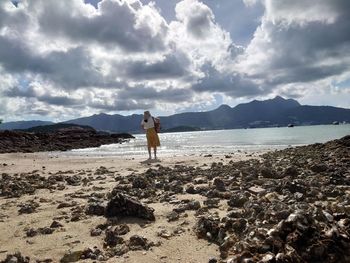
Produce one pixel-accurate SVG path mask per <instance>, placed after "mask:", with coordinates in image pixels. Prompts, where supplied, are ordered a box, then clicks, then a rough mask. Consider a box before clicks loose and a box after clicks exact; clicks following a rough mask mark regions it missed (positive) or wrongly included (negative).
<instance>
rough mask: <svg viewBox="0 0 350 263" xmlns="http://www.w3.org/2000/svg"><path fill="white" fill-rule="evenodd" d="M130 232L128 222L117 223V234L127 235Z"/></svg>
mask: <svg viewBox="0 0 350 263" xmlns="http://www.w3.org/2000/svg"><path fill="white" fill-rule="evenodd" d="M129 232H130V228H129V226H128V225H126V224H121V225H117V226H116V227H115V228H114V233H116V234H117V235H120V236H122V235H126V234H127V233H129Z"/></svg>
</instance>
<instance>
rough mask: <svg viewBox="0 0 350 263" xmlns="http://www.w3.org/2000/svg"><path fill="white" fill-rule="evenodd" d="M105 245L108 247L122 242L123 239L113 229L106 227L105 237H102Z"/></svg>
mask: <svg viewBox="0 0 350 263" xmlns="http://www.w3.org/2000/svg"><path fill="white" fill-rule="evenodd" d="M104 241H105V245H106V246H109V247H114V246H116V245H118V244H123V243H124V239H123V238H122V237H121V236H119V235H118V233H116V232H115V231H113V230H112V229H107V230H106V237H105V239H104Z"/></svg>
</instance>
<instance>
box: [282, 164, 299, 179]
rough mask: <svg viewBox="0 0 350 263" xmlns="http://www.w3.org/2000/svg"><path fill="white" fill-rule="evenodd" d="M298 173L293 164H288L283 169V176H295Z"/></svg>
mask: <svg viewBox="0 0 350 263" xmlns="http://www.w3.org/2000/svg"><path fill="white" fill-rule="evenodd" d="M298 174H299V172H298V169H297V168H296V167H295V166H288V167H287V168H286V169H285V170H284V176H291V177H297V176H298Z"/></svg>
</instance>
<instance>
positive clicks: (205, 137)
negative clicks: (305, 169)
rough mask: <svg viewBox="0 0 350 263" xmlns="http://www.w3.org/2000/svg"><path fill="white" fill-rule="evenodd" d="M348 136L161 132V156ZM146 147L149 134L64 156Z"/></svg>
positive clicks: (321, 131) (304, 129)
mask: <svg viewBox="0 0 350 263" xmlns="http://www.w3.org/2000/svg"><path fill="white" fill-rule="evenodd" d="M345 135H350V124H342V125H316V126H297V127H293V128H287V127H281V128H277V127H276V128H256V129H232V130H212V131H195V132H175V133H160V134H159V136H160V141H161V147H160V148H159V151H158V156H168V157H169V156H187V155H188V156H191V155H202V154H213V155H222V154H234V153H237V152H244V153H253V152H263V151H268V150H276V149H284V148H288V147H292V146H300V145H306V144H312V143H323V142H326V141H329V140H334V139H339V138H341V137H343V136H345ZM146 145H147V141H146V136H145V134H137V135H135V139H132V140H130V141H129V142H125V143H121V144H110V145H103V146H101V147H98V148H86V149H76V150H72V151H68V152H64V153H62V154H63V155H68V156H89V157H106V156H127V157H137V156H145V155H147V147H146Z"/></svg>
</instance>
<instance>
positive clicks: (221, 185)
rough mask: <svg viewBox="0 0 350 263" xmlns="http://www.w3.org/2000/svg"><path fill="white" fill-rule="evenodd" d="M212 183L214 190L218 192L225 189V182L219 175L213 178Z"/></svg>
mask: <svg viewBox="0 0 350 263" xmlns="http://www.w3.org/2000/svg"><path fill="white" fill-rule="evenodd" d="M213 185H214V186H215V188H216V190H218V191H220V192H225V191H226V187H225V182H224V181H223V180H222V179H221V178H219V177H216V178H214V180H213Z"/></svg>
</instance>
